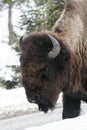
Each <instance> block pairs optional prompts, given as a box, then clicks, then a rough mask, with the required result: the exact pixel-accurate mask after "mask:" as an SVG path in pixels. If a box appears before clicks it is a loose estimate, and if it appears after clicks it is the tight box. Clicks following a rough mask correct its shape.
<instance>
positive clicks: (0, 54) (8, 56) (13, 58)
mask: <svg viewBox="0 0 87 130" xmlns="http://www.w3.org/2000/svg"><path fill="white" fill-rule="evenodd" d="M19 64H20V63H19V56H18V54H17V53H16V52H15V50H13V49H12V48H11V47H10V46H8V45H7V44H5V43H3V44H0V77H4V78H5V79H7V80H9V79H11V75H12V74H13V72H12V71H11V70H10V68H7V67H6V66H10V65H19Z"/></svg>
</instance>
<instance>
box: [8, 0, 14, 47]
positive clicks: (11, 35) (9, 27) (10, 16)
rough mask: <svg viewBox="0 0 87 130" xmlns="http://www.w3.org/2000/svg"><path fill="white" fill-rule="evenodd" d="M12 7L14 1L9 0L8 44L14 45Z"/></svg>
mask: <svg viewBox="0 0 87 130" xmlns="http://www.w3.org/2000/svg"><path fill="white" fill-rule="evenodd" d="M12 7H13V3H12V2H11V3H10V2H9V4H8V32H9V36H8V37H9V41H8V44H9V45H12V44H13V35H14V32H13V25H12Z"/></svg>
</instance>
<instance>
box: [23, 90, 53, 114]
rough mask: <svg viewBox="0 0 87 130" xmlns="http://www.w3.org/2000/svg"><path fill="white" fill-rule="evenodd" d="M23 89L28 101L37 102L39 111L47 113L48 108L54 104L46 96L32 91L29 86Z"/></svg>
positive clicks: (51, 107)
mask: <svg viewBox="0 0 87 130" xmlns="http://www.w3.org/2000/svg"><path fill="white" fill-rule="evenodd" d="M25 90H26V96H27V99H28V101H29V102H30V103H35V104H37V105H38V108H39V110H40V111H43V112H45V113H47V112H48V110H49V109H51V110H52V109H53V108H54V104H53V103H51V102H50V101H49V100H48V99H47V98H46V97H44V96H41V95H40V94H38V93H36V92H34V91H33V90H32V89H31V88H25Z"/></svg>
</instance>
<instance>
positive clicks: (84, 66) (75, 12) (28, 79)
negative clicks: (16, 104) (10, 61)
mask: <svg viewBox="0 0 87 130" xmlns="http://www.w3.org/2000/svg"><path fill="white" fill-rule="evenodd" d="M48 33H50V35H52V36H53V37H54V38H55V39H56V40H57V41H58V42H59V43H60V46H61V51H60V53H59V55H58V56H57V57H55V58H53V59H51V58H49V57H48V53H49V51H51V50H52V48H53V45H52V41H51V39H50V38H49V36H48ZM20 48H21V58H20V62H21V72H22V83H23V85H24V87H25V90H26V95H27V98H28V100H29V101H30V102H32V103H37V104H38V107H39V110H42V111H44V112H47V111H48V109H49V108H50V109H52V108H53V107H54V105H55V103H56V101H57V99H58V96H59V93H60V92H61V91H62V92H63V118H64V119H65V118H72V117H76V116H78V115H79V113H80V101H81V100H83V101H85V102H87V1H86V0H83V1H82V0H79V1H73V2H71V3H68V4H67V5H66V7H65V9H64V10H63V12H62V14H61V16H60V18H59V19H58V21H57V22H56V24H55V25H54V27H53V28H52V31H51V32H34V33H31V34H29V35H28V36H26V37H22V38H21V39H20Z"/></svg>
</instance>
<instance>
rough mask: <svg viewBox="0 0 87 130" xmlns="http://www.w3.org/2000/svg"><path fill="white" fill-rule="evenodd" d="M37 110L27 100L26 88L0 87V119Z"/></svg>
mask: <svg viewBox="0 0 87 130" xmlns="http://www.w3.org/2000/svg"><path fill="white" fill-rule="evenodd" d="M35 110H37V106H36V105H34V104H30V103H29V102H28V101H27V98H26V95H25V90H24V88H17V89H12V90H5V89H1V88H0V119H2V118H9V117H13V116H17V115H21V114H23V113H24V114H25V113H30V112H33V111H35Z"/></svg>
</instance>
